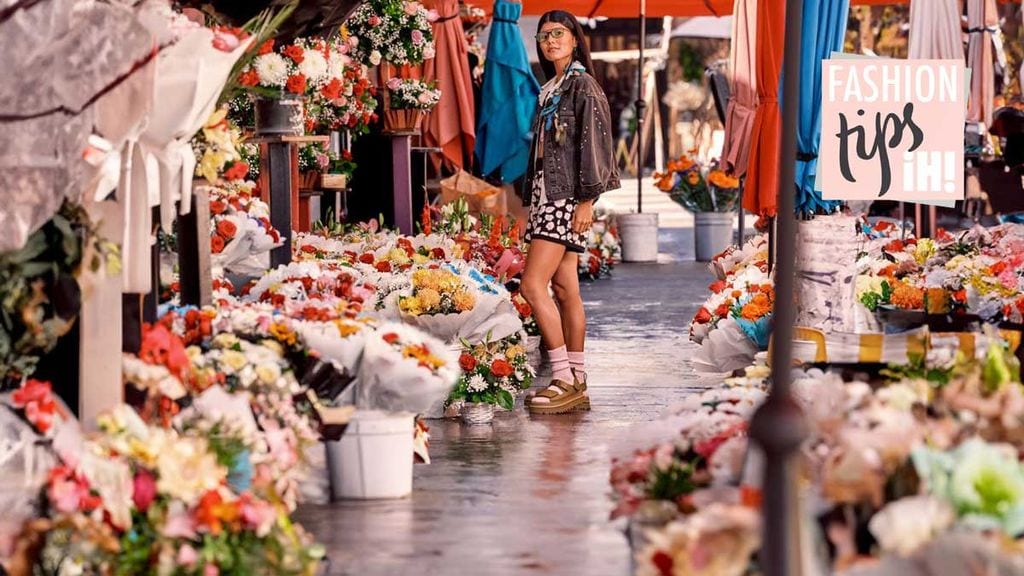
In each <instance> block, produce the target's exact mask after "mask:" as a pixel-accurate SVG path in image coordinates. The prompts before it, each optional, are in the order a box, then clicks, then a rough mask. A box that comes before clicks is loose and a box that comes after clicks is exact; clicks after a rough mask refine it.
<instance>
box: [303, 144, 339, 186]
mask: <svg viewBox="0 0 1024 576" xmlns="http://www.w3.org/2000/svg"><path fill="white" fill-rule="evenodd" d="M336 159H337V158H336V157H335V156H334V154H332V153H331V151H330V150H328V149H327V145H326V144H324V143H322V142H307V143H305V144H303V145H302V146H300V147H299V177H300V179H301V180H300V182H299V187H300V188H305V189H313V188H316V187H317V186H319V184H320V175H321V174H323V173H324V172H327V170H328V169H330V167H331V163H332V162H334V161H335V160H336Z"/></svg>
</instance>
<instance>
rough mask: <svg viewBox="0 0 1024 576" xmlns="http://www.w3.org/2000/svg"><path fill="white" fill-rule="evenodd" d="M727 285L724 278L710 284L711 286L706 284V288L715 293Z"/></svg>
mask: <svg viewBox="0 0 1024 576" xmlns="http://www.w3.org/2000/svg"><path fill="white" fill-rule="evenodd" d="M728 286H729V285H728V284H726V283H725V280H718V281H717V282H714V283H713V284H711V286H708V288H710V289H711V291H712V292H714V293H715V294H718V293H719V292H721V291H722V290H725V289H726V288H728Z"/></svg>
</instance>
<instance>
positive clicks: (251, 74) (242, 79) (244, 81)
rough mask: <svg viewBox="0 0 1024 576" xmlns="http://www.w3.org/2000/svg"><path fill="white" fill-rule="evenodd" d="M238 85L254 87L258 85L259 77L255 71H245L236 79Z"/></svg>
mask: <svg viewBox="0 0 1024 576" xmlns="http://www.w3.org/2000/svg"><path fill="white" fill-rule="evenodd" d="M238 83H239V84H241V85H242V86H256V85H258V84H259V83H260V75H259V74H257V73H256V71H255V70H246V71H245V72H242V75H241V76H239V77H238Z"/></svg>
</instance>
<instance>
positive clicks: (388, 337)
mask: <svg viewBox="0 0 1024 576" xmlns="http://www.w3.org/2000/svg"><path fill="white" fill-rule="evenodd" d="M383 338H384V341H385V342H387V343H388V344H394V343H395V342H398V334H395V333H394V332H388V333H387V334H385V335H384V336H383Z"/></svg>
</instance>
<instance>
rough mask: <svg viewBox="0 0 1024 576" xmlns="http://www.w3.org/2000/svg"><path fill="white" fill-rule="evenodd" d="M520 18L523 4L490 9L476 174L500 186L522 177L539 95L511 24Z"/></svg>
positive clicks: (501, 1)
mask: <svg viewBox="0 0 1024 576" xmlns="http://www.w3.org/2000/svg"><path fill="white" fill-rule="evenodd" d="M522 12H523V6H522V4H515V3H512V2H505V1H504V0H497V1H496V2H495V3H494V19H493V21H492V23H491V36H490V39H489V40H488V42H487V57H486V61H485V63H484V83H483V87H482V88H481V91H480V103H479V106H480V116H479V118H478V120H477V125H476V156H477V158H478V159H479V161H480V170H481V172H482V173H483V174H484V175H489V174H492V173H494V172H495V171H497V172H498V175H500V176H501V179H502V181H504V182H512V181H513V180H515V179H516V178H519V177H520V176H522V175H523V174H525V173H526V165H527V160H528V159H529V155H530V142H531V139H532V134H531V133H530V128H531V123H532V121H533V115H534V113H535V111H536V109H537V97H538V95H539V94H540V85H539V84H538V83H537V79H536V78H535V77H534V75H533V71H532V70H531V69H530V61H529V59H528V58H527V56H526V47H525V46H523V39H522V36H520V34H519V27H518V26H517V24H516V23H517V22H518V21H519V16H520V15H521V14H522Z"/></svg>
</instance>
